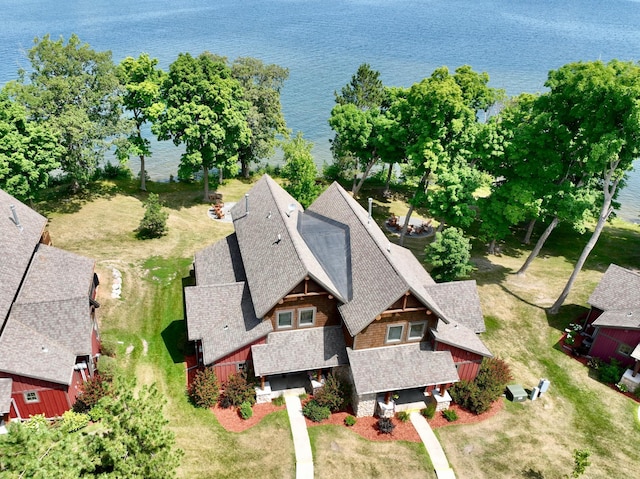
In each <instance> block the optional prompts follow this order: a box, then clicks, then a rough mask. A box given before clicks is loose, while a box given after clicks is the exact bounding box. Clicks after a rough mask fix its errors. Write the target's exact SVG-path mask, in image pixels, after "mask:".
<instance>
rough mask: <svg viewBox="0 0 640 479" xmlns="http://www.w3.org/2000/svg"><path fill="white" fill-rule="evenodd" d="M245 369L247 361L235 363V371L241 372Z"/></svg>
mask: <svg viewBox="0 0 640 479" xmlns="http://www.w3.org/2000/svg"><path fill="white" fill-rule="evenodd" d="M246 369H247V363H246V362H244V363H236V371H237V372H239V373H241V372H242V371H245V370H246Z"/></svg>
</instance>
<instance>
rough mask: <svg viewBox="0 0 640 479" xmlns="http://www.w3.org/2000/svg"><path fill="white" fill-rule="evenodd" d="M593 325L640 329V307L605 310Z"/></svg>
mask: <svg viewBox="0 0 640 479" xmlns="http://www.w3.org/2000/svg"><path fill="white" fill-rule="evenodd" d="M593 325H594V326H604V327H608V328H622V329H640V309H616V310H608V311H605V312H603V313H602V314H601V315H600V316H598V318H597V319H596V320H595V321H594V322H593Z"/></svg>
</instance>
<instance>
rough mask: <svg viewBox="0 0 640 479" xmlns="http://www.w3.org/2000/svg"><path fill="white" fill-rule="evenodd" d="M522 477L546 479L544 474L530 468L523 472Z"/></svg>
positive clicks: (526, 478)
mask: <svg viewBox="0 0 640 479" xmlns="http://www.w3.org/2000/svg"><path fill="white" fill-rule="evenodd" d="M522 477H524V478H525V479H544V474H543V473H542V472H541V471H536V470H535V469H533V468H532V467H530V468H529V469H525V470H523V471H522Z"/></svg>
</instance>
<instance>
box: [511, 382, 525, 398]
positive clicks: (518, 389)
mask: <svg viewBox="0 0 640 479" xmlns="http://www.w3.org/2000/svg"><path fill="white" fill-rule="evenodd" d="M507 399H508V400H509V401H512V402H523V401H526V400H527V392H526V391H525V390H524V388H523V387H522V386H520V385H519V384H511V385H510V386H507Z"/></svg>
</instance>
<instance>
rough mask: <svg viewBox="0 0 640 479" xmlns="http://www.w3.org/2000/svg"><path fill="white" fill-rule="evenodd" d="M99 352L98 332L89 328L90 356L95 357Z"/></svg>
mask: <svg viewBox="0 0 640 479" xmlns="http://www.w3.org/2000/svg"><path fill="white" fill-rule="evenodd" d="M99 352H100V340H99V339H98V332H97V331H96V330H95V328H94V329H92V330H91V357H92V358H93V357H95V355H96V354H98V353H99Z"/></svg>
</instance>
